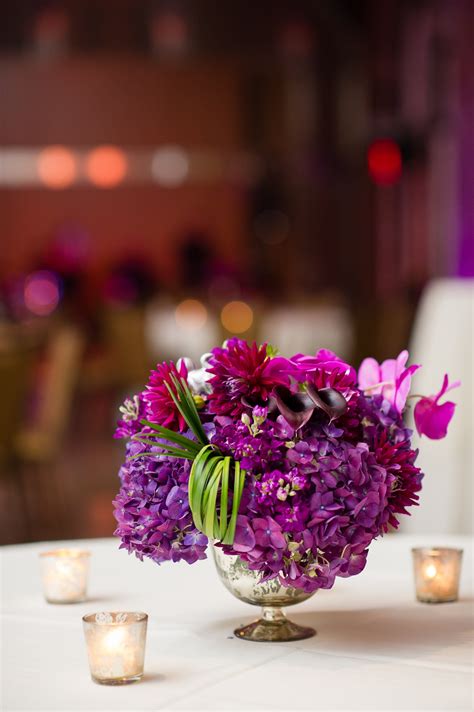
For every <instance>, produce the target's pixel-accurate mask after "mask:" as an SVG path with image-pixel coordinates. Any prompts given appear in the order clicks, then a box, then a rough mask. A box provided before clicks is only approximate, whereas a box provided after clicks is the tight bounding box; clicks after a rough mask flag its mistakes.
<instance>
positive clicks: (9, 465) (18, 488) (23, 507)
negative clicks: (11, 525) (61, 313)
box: [0, 344, 32, 536]
mask: <svg viewBox="0 0 474 712" xmlns="http://www.w3.org/2000/svg"><path fill="white" fill-rule="evenodd" d="M3 346H5V344H4V345H3ZM31 362H32V351H31V350H30V349H24V348H21V347H20V348H19V347H16V346H15V347H14V346H13V345H9V347H8V348H2V349H1V350H0V393H1V398H2V407H1V408H0V479H2V480H3V481H4V482H5V484H6V485H7V487H8V489H9V490H10V494H11V496H13V498H14V499H16V501H17V505H18V506H17V510H18V518H17V519H18V521H19V522H22V524H23V529H24V531H23V534H25V535H26V536H28V533H29V523H28V519H27V515H28V509H27V503H26V493H25V490H24V487H23V480H22V478H21V476H20V471H19V461H18V458H17V457H16V450H15V442H16V437H17V435H18V432H19V430H20V429H21V427H22V425H23V422H24V416H25V406H26V396H27V390H28V382H29V375H30V368H31Z"/></svg>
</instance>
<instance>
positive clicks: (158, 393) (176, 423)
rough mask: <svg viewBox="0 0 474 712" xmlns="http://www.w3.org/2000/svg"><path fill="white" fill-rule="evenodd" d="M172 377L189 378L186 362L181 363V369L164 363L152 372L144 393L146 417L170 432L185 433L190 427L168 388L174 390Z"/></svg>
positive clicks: (171, 362) (171, 363)
mask: <svg viewBox="0 0 474 712" xmlns="http://www.w3.org/2000/svg"><path fill="white" fill-rule="evenodd" d="M172 375H173V376H176V377H177V378H179V377H182V378H187V376H188V369H187V368H186V364H185V363H184V361H181V363H180V366H179V369H177V368H176V366H175V365H174V363H173V361H170V362H169V363H167V362H166V361H163V363H159V364H157V366H156V368H155V369H153V370H152V371H151V372H150V378H149V379H148V383H147V385H146V389H145V390H144V391H143V400H144V401H145V403H146V411H145V415H146V417H147V418H148V419H149V420H151V421H152V422H153V423H157V424H158V425H162V426H163V427H165V428H170V430H179V431H180V432H184V431H185V430H187V429H188V426H187V425H186V422H185V420H184V418H183V416H182V415H181V413H180V412H179V410H178V409H177V407H176V405H175V403H174V401H173V399H172V397H171V395H170V392H169V391H168V388H167V385H168V386H170V387H171V388H173V381H172V379H171V376H172Z"/></svg>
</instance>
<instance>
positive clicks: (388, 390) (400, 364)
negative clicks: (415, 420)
mask: <svg viewBox="0 0 474 712" xmlns="http://www.w3.org/2000/svg"><path fill="white" fill-rule="evenodd" d="M407 361H408V351H406V350H405V351H402V352H401V353H400V354H399V355H398V356H397V358H396V359H394V358H389V359H387V360H386V361H383V363H381V364H379V363H378V361H376V360H375V359H374V358H365V359H364V360H363V361H362V363H361V365H360V368H359V374H358V380H359V388H360V389H361V390H362V391H364V392H365V394H366V395H370V396H374V395H378V394H381V395H382V396H383V397H384V398H385V399H386V400H387V401H388V402H389V403H390V404H391V405H393V406H394V407H395V409H396V410H397V411H398V413H401V412H402V410H403V409H404V407H405V403H406V400H407V397H408V394H409V392H410V386H411V376H412V374H413V373H415V371H417V370H418V369H419V368H420V367H419V366H418V365H415V364H414V365H413V366H408V368H405V366H406V362H407Z"/></svg>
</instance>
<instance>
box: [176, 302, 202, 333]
mask: <svg viewBox="0 0 474 712" xmlns="http://www.w3.org/2000/svg"><path fill="white" fill-rule="evenodd" d="M175 319H176V323H177V325H178V326H179V327H180V328H181V329H185V330H186V331H198V329H202V327H203V326H204V324H205V323H206V321H207V309H206V307H205V306H204V304H203V303H202V302H200V301H199V300H198V299H185V300H184V301H182V302H181V303H180V304H178V306H177V307H176V311H175Z"/></svg>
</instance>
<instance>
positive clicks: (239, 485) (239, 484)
mask: <svg viewBox="0 0 474 712" xmlns="http://www.w3.org/2000/svg"><path fill="white" fill-rule="evenodd" d="M245 474H246V473H245V470H242V469H241V467H240V463H239V462H234V494H233V500H232V514H231V517H230V521H229V526H228V527H227V531H226V534H225V537H224V539H222V543H223V544H233V543H234V539H235V529H236V526H237V516H238V514H239V507H240V500H241V498H242V492H243V489H244V482H245Z"/></svg>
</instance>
